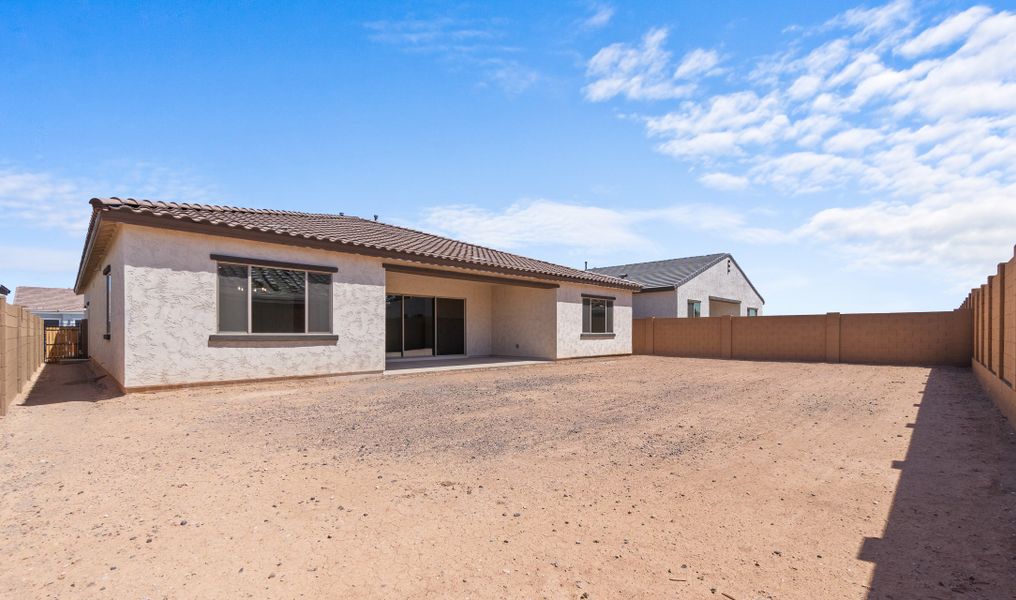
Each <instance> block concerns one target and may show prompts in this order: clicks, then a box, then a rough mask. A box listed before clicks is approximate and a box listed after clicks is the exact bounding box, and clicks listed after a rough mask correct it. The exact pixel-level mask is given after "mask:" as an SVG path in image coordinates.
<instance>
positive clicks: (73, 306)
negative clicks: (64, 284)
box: [11, 285, 85, 312]
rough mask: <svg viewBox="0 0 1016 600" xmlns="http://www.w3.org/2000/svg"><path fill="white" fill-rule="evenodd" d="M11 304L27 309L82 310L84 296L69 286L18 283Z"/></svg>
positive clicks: (83, 308)
mask: <svg viewBox="0 0 1016 600" xmlns="http://www.w3.org/2000/svg"><path fill="white" fill-rule="evenodd" d="M11 304H18V305H21V306H24V307H25V308H27V309H29V310H45V311H51V312H82V311H84V310H85V297H84V296H78V295H77V294H75V293H74V290H72V289H70V288H46V287H28V286H23V285H19V286H18V287H17V288H15V289H14V300H13V302H11Z"/></svg>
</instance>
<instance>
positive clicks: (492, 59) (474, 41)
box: [363, 16, 541, 95]
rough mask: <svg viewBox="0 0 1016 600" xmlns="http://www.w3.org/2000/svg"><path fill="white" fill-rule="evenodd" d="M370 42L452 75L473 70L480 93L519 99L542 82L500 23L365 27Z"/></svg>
mask: <svg viewBox="0 0 1016 600" xmlns="http://www.w3.org/2000/svg"><path fill="white" fill-rule="evenodd" d="M363 26H364V28H365V29H366V30H367V32H368V34H367V35H368V37H369V39H370V40H371V41H373V42H377V43H381V44H388V45H390V46H395V47H397V48H400V49H402V50H404V51H406V52H411V53H418V54H426V55H430V56H432V57H435V58H436V59H437V60H439V61H441V62H443V63H446V64H447V65H448V66H449V68H450V69H451V70H463V69H471V70H472V71H473V72H475V73H476V76H477V79H478V80H479V85H480V86H482V87H497V88H500V89H501V90H503V91H504V92H506V93H507V94H510V95H516V94H520V93H522V92H523V91H525V90H527V89H529V88H530V87H532V86H533V85H534V84H535V83H536V82H538V81H539V80H540V79H541V75H540V72H539V71H538V70H537V69H535V68H534V67H531V66H529V65H527V64H525V63H524V62H523V61H522V60H521V59H520V58H519V55H520V54H521V49H520V48H519V47H517V46H513V45H511V44H509V43H506V42H505V38H506V37H507V32H506V31H505V28H504V23H503V21H501V20H498V19H459V18H452V17H447V16H439V17H434V18H429V19H422V18H412V17H409V18H405V19H402V20H386V21H371V22H368V23H364V25H363Z"/></svg>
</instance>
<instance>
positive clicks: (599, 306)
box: [582, 298, 614, 333]
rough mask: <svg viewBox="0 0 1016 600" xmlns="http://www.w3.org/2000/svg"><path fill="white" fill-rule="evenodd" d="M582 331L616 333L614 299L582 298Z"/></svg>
mask: <svg viewBox="0 0 1016 600" xmlns="http://www.w3.org/2000/svg"><path fill="white" fill-rule="evenodd" d="M582 333H614V301H613V300H608V299H606V298H583V299H582Z"/></svg>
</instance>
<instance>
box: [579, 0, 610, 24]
mask: <svg viewBox="0 0 1016 600" xmlns="http://www.w3.org/2000/svg"><path fill="white" fill-rule="evenodd" d="M613 18H614V7H613V6H610V5H608V4H599V5H596V6H594V7H593V14H591V15H589V18H587V19H586V20H585V21H583V22H582V26H583V27H585V28H586V29H600V28H602V27H606V26H607V25H608V24H610V20H611V19H613Z"/></svg>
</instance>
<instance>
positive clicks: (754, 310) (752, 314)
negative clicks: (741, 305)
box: [748, 308, 758, 317]
mask: <svg viewBox="0 0 1016 600" xmlns="http://www.w3.org/2000/svg"><path fill="white" fill-rule="evenodd" d="M748 316H749V317H757V316H758V309H757V308H749V309H748Z"/></svg>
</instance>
